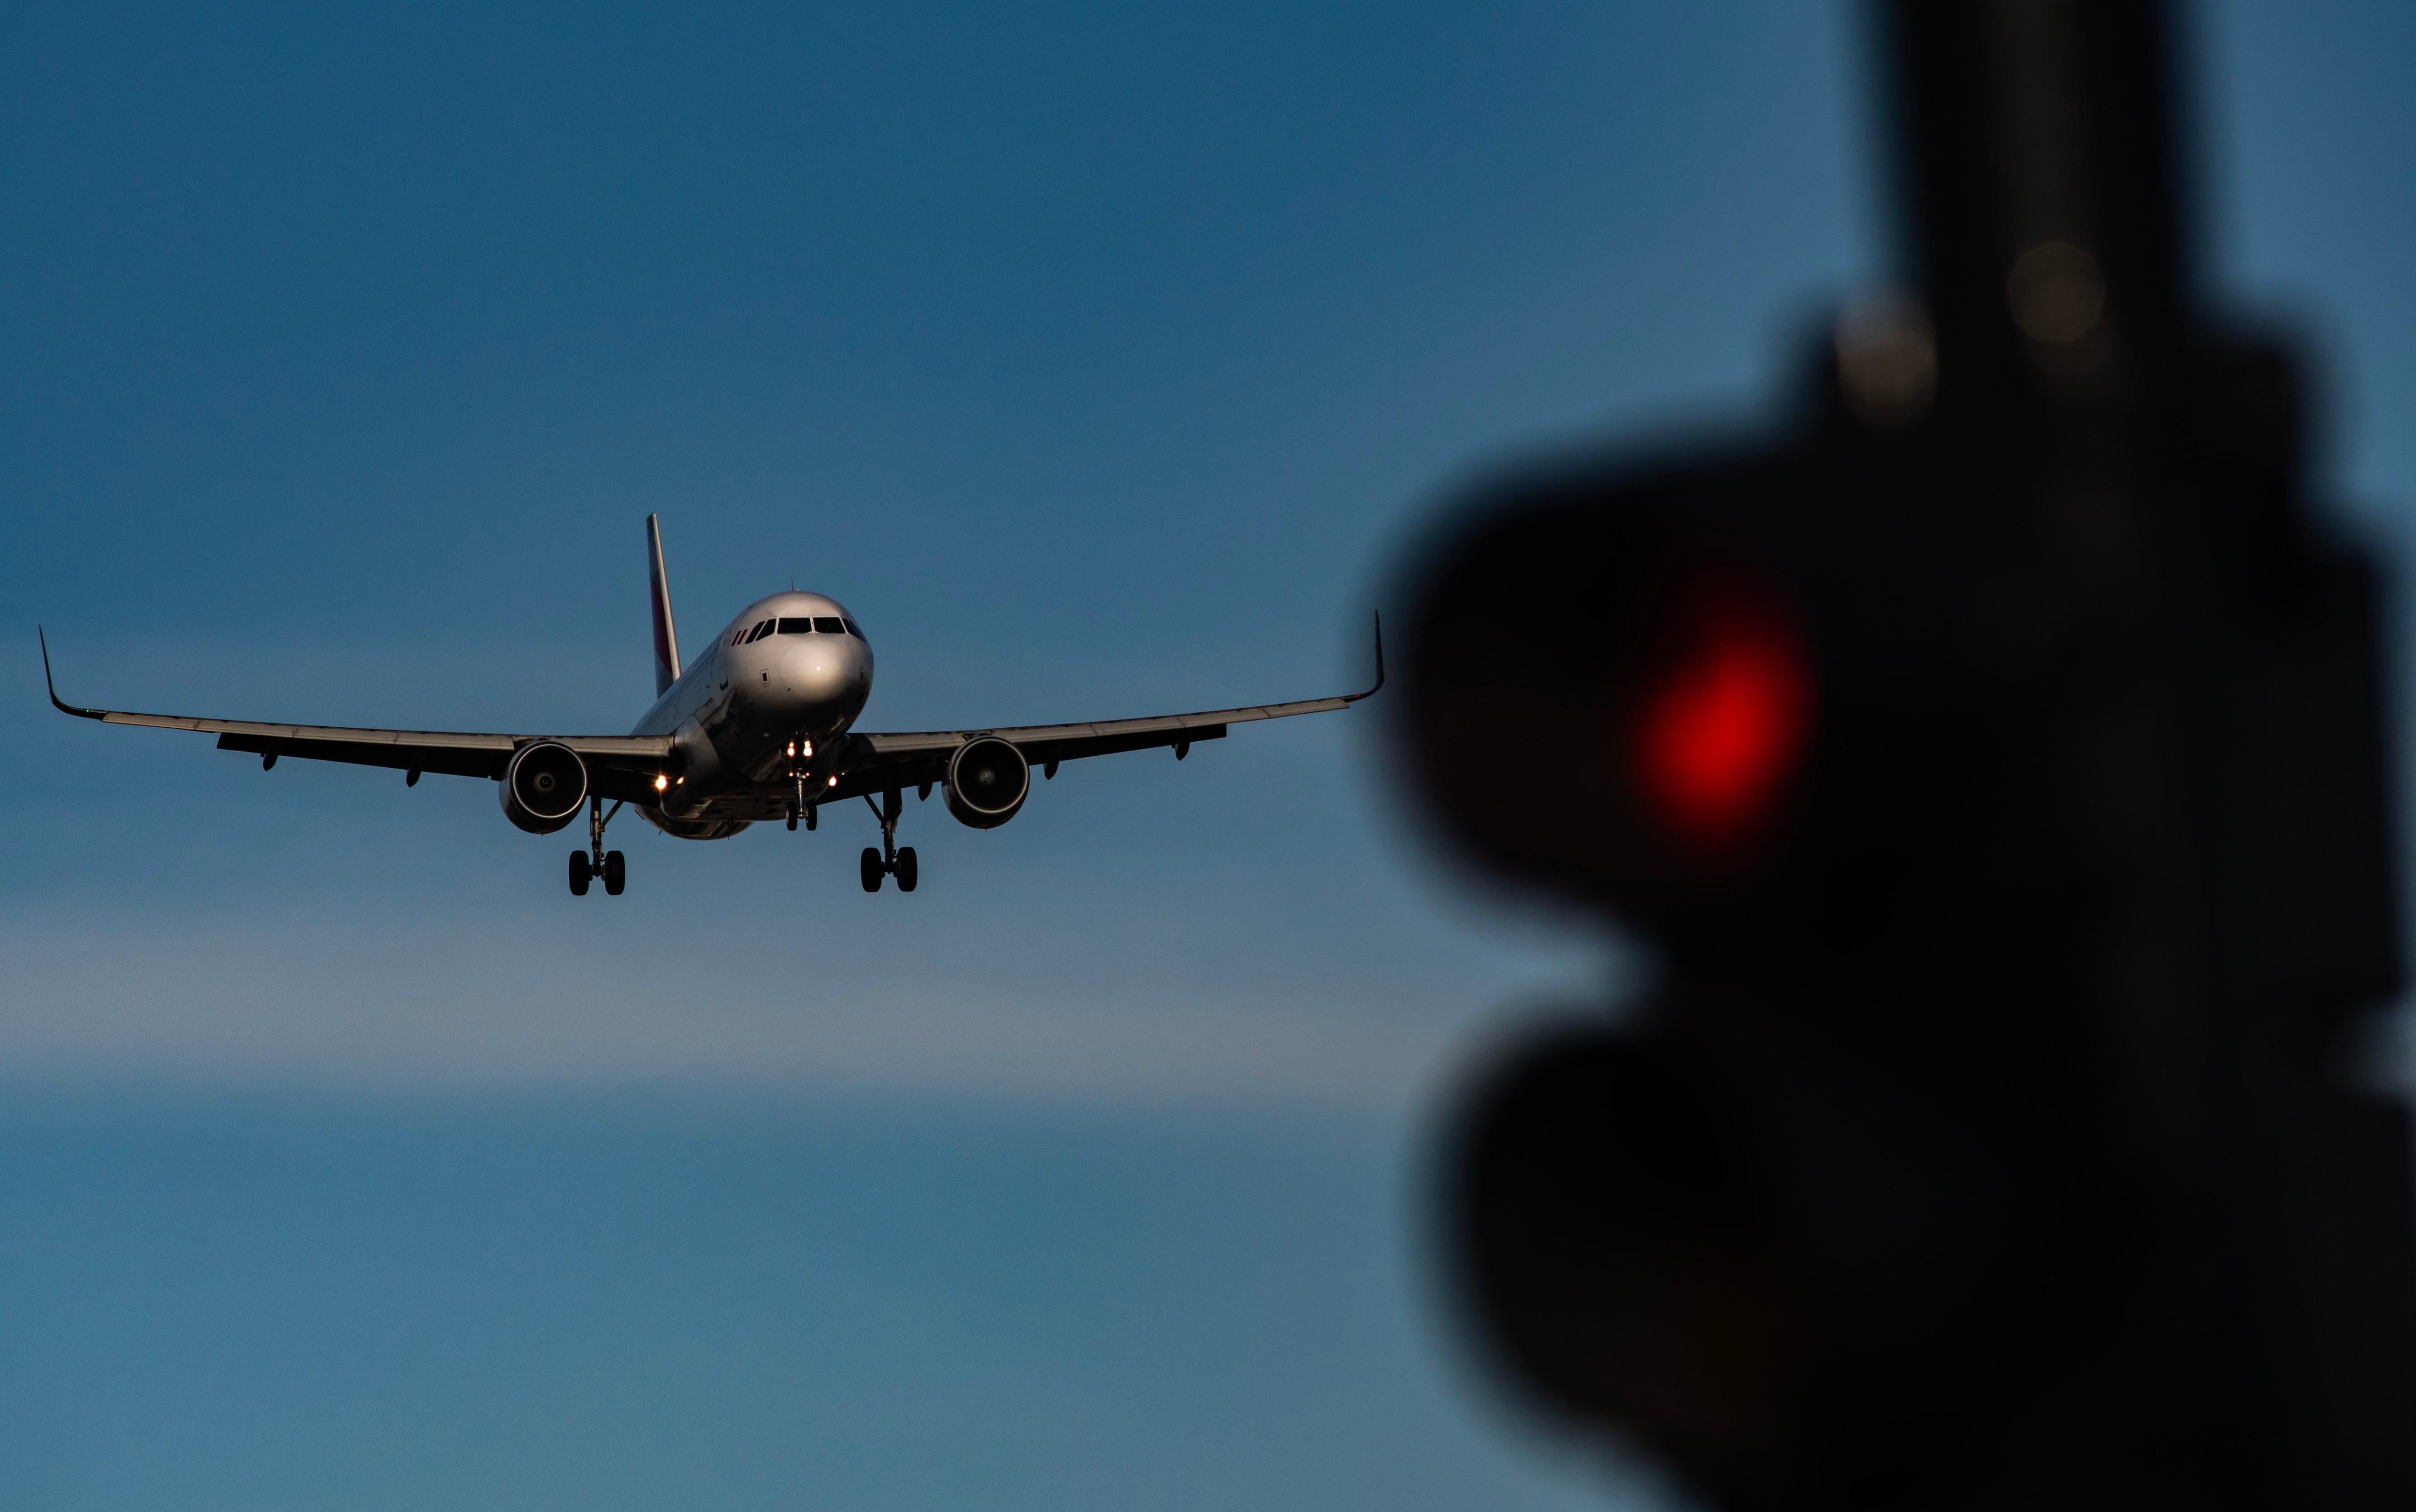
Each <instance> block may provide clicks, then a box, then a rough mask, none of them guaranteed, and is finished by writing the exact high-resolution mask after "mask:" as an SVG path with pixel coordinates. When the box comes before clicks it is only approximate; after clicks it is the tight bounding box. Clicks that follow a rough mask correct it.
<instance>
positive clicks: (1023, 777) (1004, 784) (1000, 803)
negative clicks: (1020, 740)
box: [947, 735, 1032, 829]
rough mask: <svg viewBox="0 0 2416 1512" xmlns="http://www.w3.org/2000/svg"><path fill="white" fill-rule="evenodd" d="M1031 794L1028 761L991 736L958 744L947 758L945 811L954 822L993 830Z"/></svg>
mask: <svg viewBox="0 0 2416 1512" xmlns="http://www.w3.org/2000/svg"><path fill="white" fill-rule="evenodd" d="M1031 793H1032V764H1031V763H1029V762H1027V761H1025V760H1024V759H1023V752H1021V751H1019V750H1018V749H1016V748H1014V747H1013V746H1011V745H1009V744H1007V743H1006V742H1005V741H1004V740H1001V739H999V738H998V737H997V736H995V735H984V736H982V737H981V738H980V739H978V740H968V741H966V742H965V743H964V744H963V745H961V746H959V747H958V748H957V750H956V754H955V755H953V756H950V757H949V758H948V791H947V798H948V812H950V813H952V814H954V815H956V816H957V823H959V824H970V825H972V826H973V827H974V828H975V829H996V828H997V827H998V826H999V825H1001V824H1005V823H1006V822H1007V821H1008V820H1010V819H1013V818H1014V817H1015V811H1016V810H1017V809H1020V808H1022V807H1023V800H1024V799H1025V798H1026V797H1028V796H1030V795H1031Z"/></svg>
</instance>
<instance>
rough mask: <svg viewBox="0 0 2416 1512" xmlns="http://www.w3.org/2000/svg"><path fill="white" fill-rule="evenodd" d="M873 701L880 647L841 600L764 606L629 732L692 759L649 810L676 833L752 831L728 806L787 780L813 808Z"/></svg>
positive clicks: (803, 597)
mask: <svg viewBox="0 0 2416 1512" xmlns="http://www.w3.org/2000/svg"><path fill="white" fill-rule="evenodd" d="M765 627H768V628H765ZM871 693H872V647H871V645H870V643H868V642H867V641H866V640H865V639H864V633H863V629H862V627H860V626H858V625H857V624H856V622H855V616H854V615H853V614H851V613H849V612H848V611H847V609H846V607H845V606H844V605H842V604H840V603H839V601H838V599H836V598H832V597H829V596H827V595H824V594H817V593H795V592H791V593H778V594H773V595H771V596H770V597H765V598H759V599H757V600H756V601H755V602H754V603H752V604H749V605H747V608H746V610H745V612H742V613H740V614H738V615H737V616H736V617H735V618H733V619H732V621H731V622H730V623H729V624H728V625H726V626H724V627H722V629H721V633H720V634H719V635H717V636H716V637H715V638H714V640H713V643H712V644H711V645H710V646H708V647H705V648H704V649H703V650H702V651H700V652H699V653H698V655H697V657H696V659H695V660H693V661H691V662H690V663H689V664H688V665H687V668H686V669H685V670H684V671H682V672H681V673H680V675H679V677H678V679H677V680H676V681H674V682H673V683H672V686H671V687H670V688H666V689H665V690H664V691H663V695H662V697H660V698H659V699H657V700H656V701H655V706H654V707H653V708H651V709H648V710H647V711H646V715H645V718H642V719H640V720H639V721H638V724H637V728H636V729H634V730H632V731H630V733H631V734H637V735H670V736H672V738H673V739H674V740H675V741H676V742H677V743H678V748H679V752H680V756H681V758H682V763H681V773H682V775H681V777H680V779H679V781H678V782H677V783H676V784H675V785H674V786H672V788H671V789H670V790H668V791H667V792H666V793H665V794H663V798H662V801H661V803H660V804H659V805H658V806H656V807H652V808H647V809H640V812H642V813H643V814H644V815H645V816H646V818H647V819H649V820H650V821H652V822H653V823H654V824H657V826H658V827H660V828H662V829H663V830H665V831H667V832H668V833H670V834H673V835H677V836H680V837H682V838H683V839H718V838H719V837H721V836H723V835H729V834H734V833H736V832H737V831H738V830H740V829H743V828H745V827H746V821H745V820H741V819H737V818H735V817H723V816H719V815H717V814H715V813H714V812H713V810H714V808H715V800H716V799H717V798H721V797H724V796H725V795H728V794H734V793H737V792H739V791H742V790H746V789H750V788H760V787H761V786H762V785H763V784H765V783H776V782H777V783H781V784H784V785H787V786H792V787H794V788H795V789H796V790H797V791H798V792H799V793H800V794H802V795H803V798H804V801H805V802H807V803H812V802H814V801H815V798H816V793H817V790H819V789H820V788H822V787H823V786H824V785H825V784H827V783H828V781H829V779H830V778H829V774H830V773H831V771H832V770H833V767H834V764H835V760H836V758H837V756H838V752H839V743H840V741H841V740H842V739H843V738H844V737H845V736H846V734H847V730H848V726H850V725H851V724H853V723H854V722H855V718H856V716H857V715H859V714H861V713H863V712H864V703H865V700H866V699H867V698H868V697H870V696H871Z"/></svg>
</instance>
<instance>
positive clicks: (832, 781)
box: [830, 777, 838, 787]
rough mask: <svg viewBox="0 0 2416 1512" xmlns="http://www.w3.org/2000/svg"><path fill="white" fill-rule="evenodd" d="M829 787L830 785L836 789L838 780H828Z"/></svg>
mask: <svg viewBox="0 0 2416 1512" xmlns="http://www.w3.org/2000/svg"><path fill="white" fill-rule="evenodd" d="M830 785H831V786H832V787H837V786H838V778H836V777H834V778H832V779H830Z"/></svg>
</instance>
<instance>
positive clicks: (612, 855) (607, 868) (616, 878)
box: [604, 851, 629, 898]
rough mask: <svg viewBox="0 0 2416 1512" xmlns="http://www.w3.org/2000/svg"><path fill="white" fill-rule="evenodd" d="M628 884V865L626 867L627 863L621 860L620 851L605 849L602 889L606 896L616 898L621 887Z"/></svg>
mask: <svg viewBox="0 0 2416 1512" xmlns="http://www.w3.org/2000/svg"><path fill="white" fill-rule="evenodd" d="M627 885H629V867H628V863H627V862H625V861H623V860H622V859H621V853H620V852H618V851H607V852H605V853H604V891H605V894H606V896H608V897H612V898H618V897H620V896H621V889H622V888H624V887H626V886H627Z"/></svg>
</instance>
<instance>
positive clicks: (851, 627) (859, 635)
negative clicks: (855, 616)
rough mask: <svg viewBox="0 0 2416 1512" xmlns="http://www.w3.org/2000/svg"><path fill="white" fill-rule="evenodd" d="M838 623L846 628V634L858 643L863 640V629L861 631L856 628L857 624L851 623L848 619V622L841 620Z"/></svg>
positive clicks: (859, 628)
mask: <svg viewBox="0 0 2416 1512" xmlns="http://www.w3.org/2000/svg"><path fill="white" fill-rule="evenodd" d="M839 623H840V624H842V625H844V626H846V627H847V633H848V634H850V635H853V636H854V637H855V638H856V639H857V640H859V641H861V640H863V639H864V631H863V629H862V628H861V627H858V626H857V624H856V623H855V621H853V620H852V619H850V620H841V621H839Z"/></svg>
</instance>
